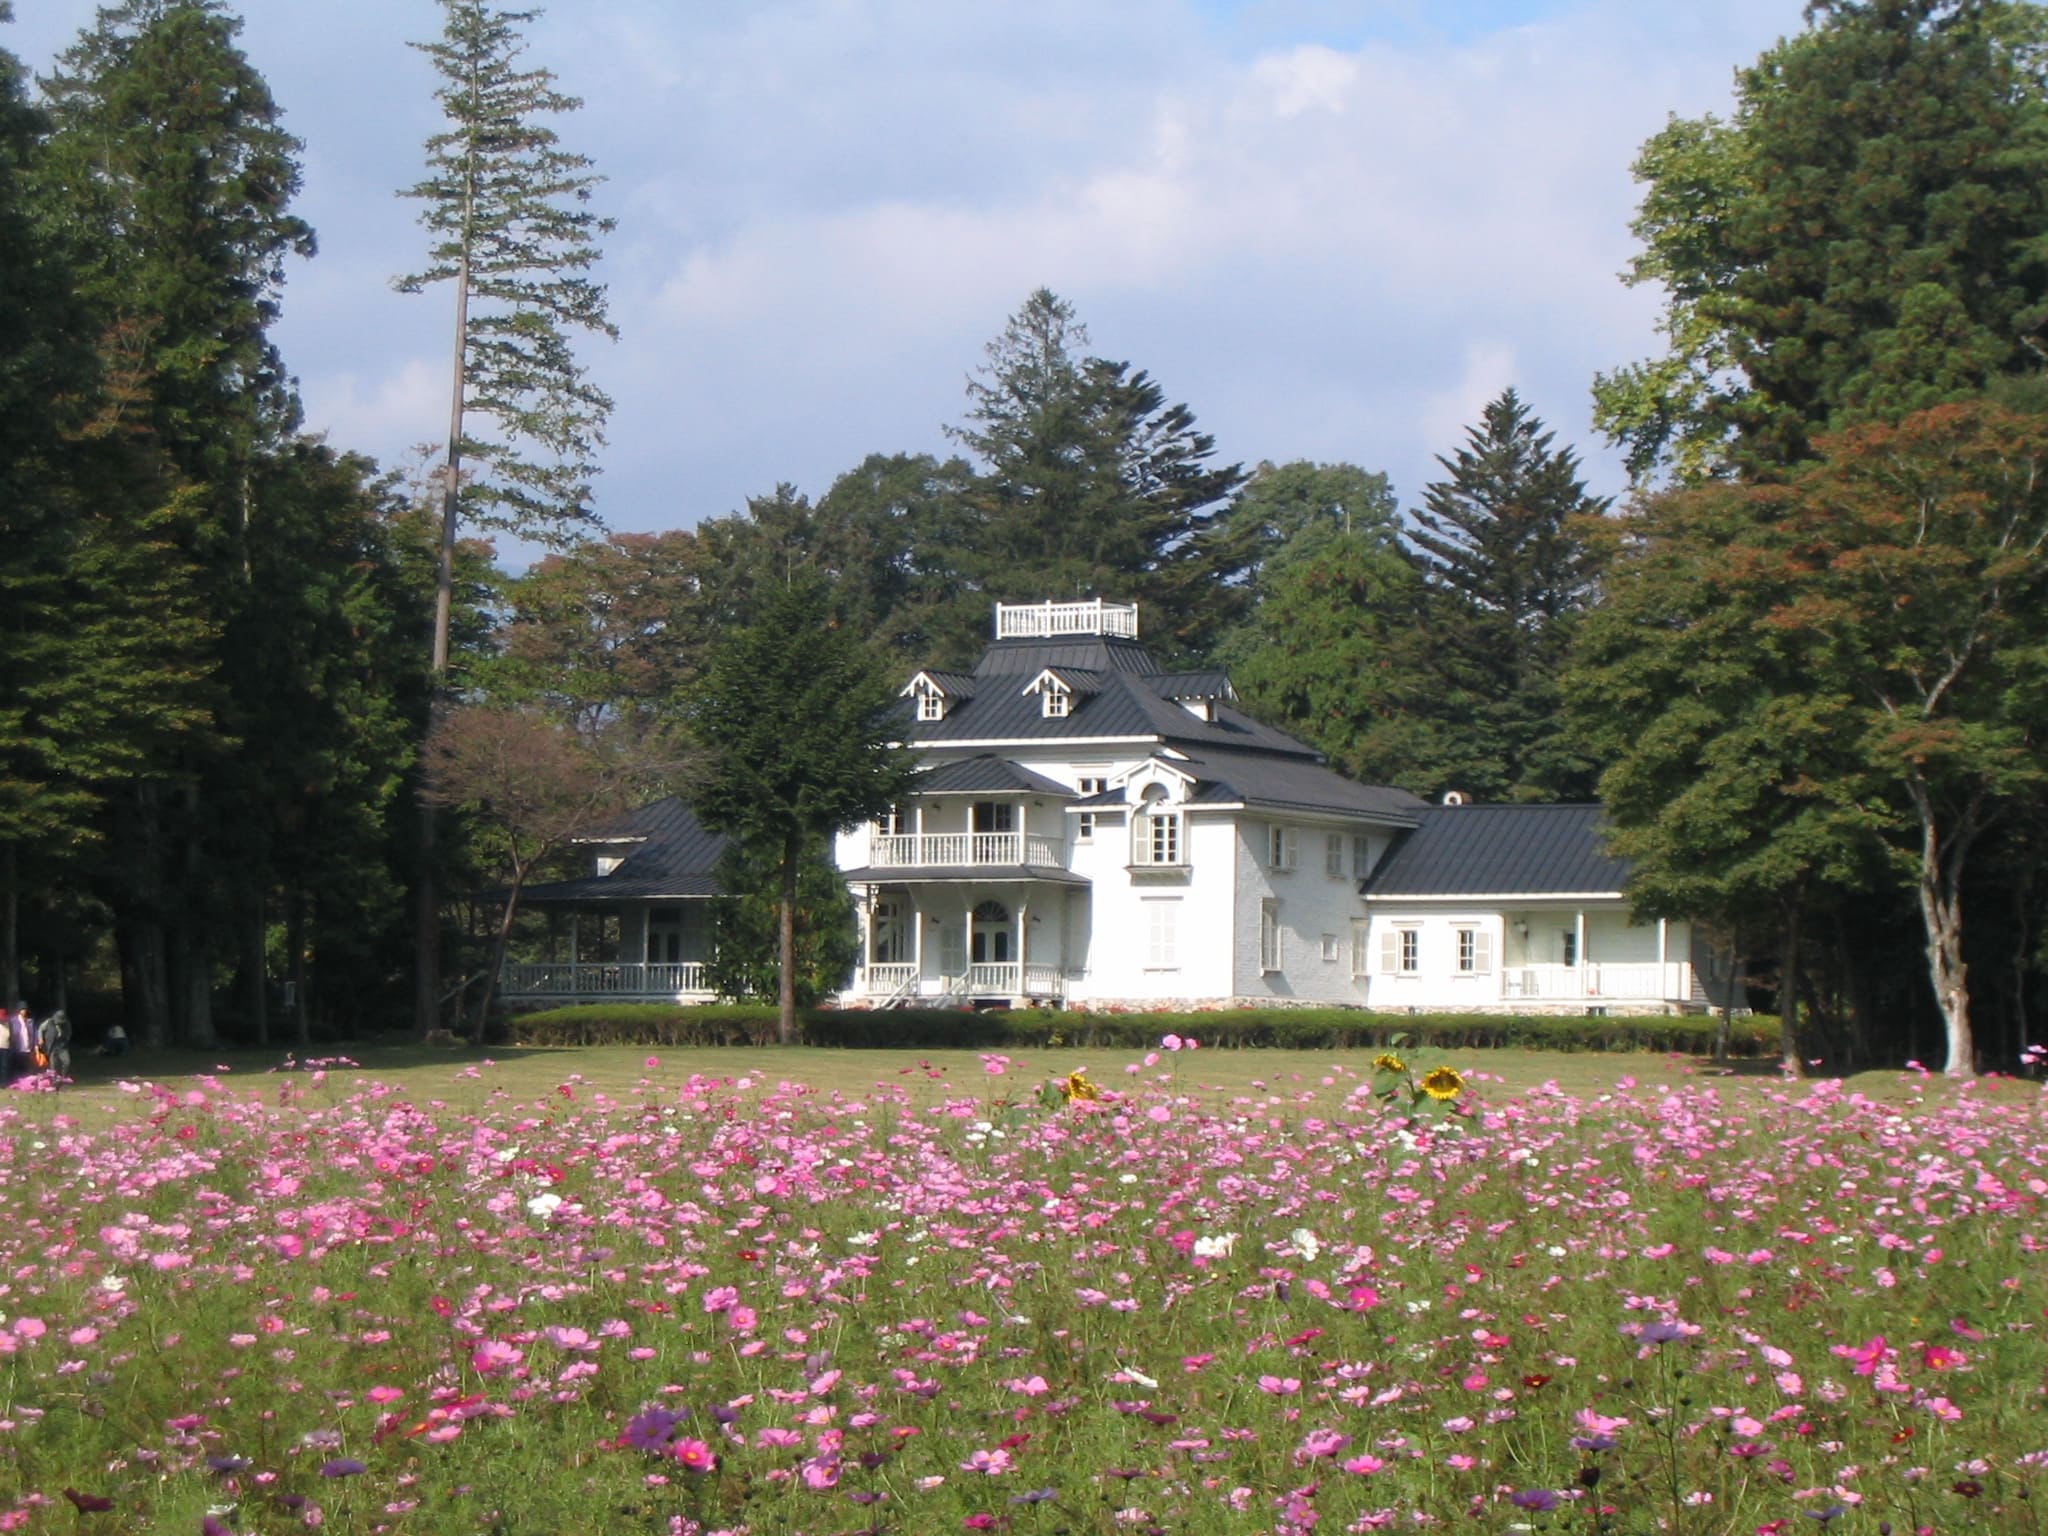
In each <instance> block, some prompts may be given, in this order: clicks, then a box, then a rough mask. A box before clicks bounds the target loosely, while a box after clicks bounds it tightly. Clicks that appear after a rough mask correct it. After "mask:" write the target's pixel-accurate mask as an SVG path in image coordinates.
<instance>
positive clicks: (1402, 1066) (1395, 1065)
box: [1372, 1051, 1408, 1072]
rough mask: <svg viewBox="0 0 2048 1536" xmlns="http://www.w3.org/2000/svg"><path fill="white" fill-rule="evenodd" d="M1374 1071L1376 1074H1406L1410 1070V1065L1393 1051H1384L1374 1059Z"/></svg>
mask: <svg viewBox="0 0 2048 1536" xmlns="http://www.w3.org/2000/svg"><path fill="white" fill-rule="evenodd" d="M1372 1069H1373V1071H1375V1072H1406V1071H1407V1070H1408V1063H1407V1062H1405V1061H1403V1060H1402V1059H1401V1058H1400V1057H1398V1056H1396V1055H1395V1054H1394V1053H1393V1052H1392V1051H1382V1052H1381V1053H1380V1054H1379V1055H1377V1056H1375V1057H1373V1059H1372Z"/></svg>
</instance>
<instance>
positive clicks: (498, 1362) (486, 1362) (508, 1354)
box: [469, 1339, 526, 1376]
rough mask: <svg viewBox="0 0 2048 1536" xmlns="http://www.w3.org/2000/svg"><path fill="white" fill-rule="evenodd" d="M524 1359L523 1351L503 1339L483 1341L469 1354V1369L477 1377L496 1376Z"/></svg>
mask: <svg viewBox="0 0 2048 1536" xmlns="http://www.w3.org/2000/svg"><path fill="white" fill-rule="evenodd" d="M525 1358H526V1353H525V1351H524V1350H521V1349H519V1348H517V1347H516V1346H514V1345H511V1344H507V1343H506V1342H505V1341H504V1340H503V1339H485V1340H484V1341H483V1342H482V1343H481V1344H479V1345H477V1347H476V1348H475V1349H473V1350H471V1351H470V1353H469V1368H470V1369H471V1370H473V1371H475V1372H476V1373H477V1375H479V1376H496V1375H499V1374H501V1373H502V1372H505V1371H509V1370H512V1369H513V1368H514V1367H516V1366H517V1365H518V1364H519V1362H520V1361H522V1360H524V1359H525Z"/></svg>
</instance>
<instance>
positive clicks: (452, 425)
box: [412, 221, 469, 1039]
mask: <svg viewBox="0 0 2048 1536" xmlns="http://www.w3.org/2000/svg"><path fill="white" fill-rule="evenodd" d="M467 233H468V231H467V227H466V221H465V230H464V234H465V241H464V244H465V249H464V251H463V254H462V259H461V262H460V264H459V265H458V266H457V267H456V271H455V359H454V364H453V366H452V368H451V370H450V371H451V374H452V379H451V381H450V389H449V399H448V463H447V467H446V469H445V470H444V471H443V475H442V480H441V537H440V539H439V541H438V551H437V554H436V557H435V561H434V650H433V671H434V694H435V704H436V706H437V707H438V705H439V703H440V695H441V693H442V692H443V689H444V686H445V683H446V680H447V676H448V631H449V628H450V626H451V624H452V622H453V617H454V612H455V535H456V532H457V530H458V528H459V527H460V524H461V517H462V408H463V405H464V400H463V391H464V390H465V389H466V388H467V387H468V362H469V252H468V250H467V248H466V247H467V238H466V237H467ZM431 728H432V725H431V721H430V722H429V729H431ZM419 852H420V883H419V889H418V892H417V895H416V899H417V902H418V905H417V907H416V909H415V911H414V929H413V941H414V944H415V946H416V948H417V950H418V954H417V955H416V957H415V959H414V968H413V994H412V1030H413V1035H414V1037H415V1038H416V1039H417V1038H424V1037H425V1035H426V1034H427V1032H428V1031H429V1030H431V1029H434V1028H436V1027H437V1026H438V1025H439V1024H440V1021H441V1018H440V1015H441V996H440V993H441V909H440V897H439V893H438V892H437V891H436V890H435V889H434V808H433V807H432V806H431V805H429V804H427V803H426V801H425V800H422V801H421V802H420V808H419ZM458 1012H459V1010H458ZM458 1022H459V1020H458Z"/></svg>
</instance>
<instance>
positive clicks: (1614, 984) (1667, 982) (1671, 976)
mask: <svg viewBox="0 0 2048 1536" xmlns="http://www.w3.org/2000/svg"><path fill="white" fill-rule="evenodd" d="M1501 993H1502V995H1503V996H1504V997H1511V998H1518V999H1526V1000H1528V1001H1532V1002H1546V1003H1564V1002H1579V1003H1604V1002H1638V1003H1639V1002H1660V1003H1683V1002H1689V1001H1690V1000H1691V999H1692V995H1693V974H1692V967H1691V966H1690V965H1688V964H1687V963H1686V962H1684V961H1683V960H1671V961H1666V962H1665V963H1663V964H1661V965H1660V964H1658V963H1657V962H1656V961H1654V960H1650V961H1637V962H1632V963H1628V964H1622V965H1608V964H1603V963H1601V962H1599V961H1590V962H1588V963H1587V964H1585V965H1518V966H1509V967H1508V968H1507V970H1506V971H1504V972H1503V973H1502V975H1501Z"/></svg>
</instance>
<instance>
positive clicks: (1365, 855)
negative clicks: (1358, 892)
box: [1351, 832, 1372, 880]
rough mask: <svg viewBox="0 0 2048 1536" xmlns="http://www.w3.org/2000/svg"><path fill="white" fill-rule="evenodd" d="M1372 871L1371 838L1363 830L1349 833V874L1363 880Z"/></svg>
mask: <svg viewBox="0 0 2048 1536" xmlns="http://www.w3.org/2000/svg"><path fill="white" fill-rule="evenodd" d="M1371 873H1372V839H1371V838H1369V837H1367V836H1366V835H1365V834H1364V833H1363V832H1354V833H1352V834H1351V876H1352V878H1353V879H1355V880H1363V879H1364V878H1365V877H1366V876H1367V875H1369V874H1371Z"/></svg>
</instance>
